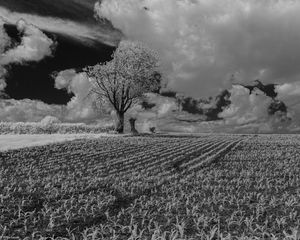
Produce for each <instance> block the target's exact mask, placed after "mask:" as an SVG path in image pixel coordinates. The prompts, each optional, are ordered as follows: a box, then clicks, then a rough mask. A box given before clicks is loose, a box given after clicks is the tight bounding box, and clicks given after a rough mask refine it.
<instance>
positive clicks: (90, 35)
mask: <svg viewBox="0 0 300 240" xmlns="http://www.w3.org/2000/svg"><path fill="white" fill-rule="evenodd" d="M0 16H1V17H2V18H3V19H4V20H5V21H6V22H7V23H10V24H15V23H16V22H17V21H18V20H19V19H24V20H25V21H26V22H29V23H31V24H33V25H35V26H37V27H38V28H39V29H42V30H45V31H49V32H53V33H60V34H64V35H68V36H70V37H73V38H77V39H80V40H82V41H85V42H87V43H93V42H103V43H106V44H108V45H112V46H115V45H116V44H117V42H118V41H119V39H120V33H119V32H117V31H114V30H112V29H105V28H104V27H101V25H100V24H99V25H96V24H95V25H90V24H88V23H78V22H75V21H71V20H66V19H61V18H56V17H44V16H39V15H34V14H27V13H19V12H12V11H9V10H8V9H6V8H3V7H1V6H0Z"/></svg>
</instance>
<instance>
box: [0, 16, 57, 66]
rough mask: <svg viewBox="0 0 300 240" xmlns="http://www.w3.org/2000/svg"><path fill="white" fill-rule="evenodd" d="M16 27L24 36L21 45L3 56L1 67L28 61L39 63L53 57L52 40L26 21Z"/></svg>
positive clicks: (21, 21)
mask: <svg viewBox="0 0 300 240" xmlns="http://www.w3.org/2000/svg"><path fill="white" fill-rule="evenodd" d="M16 25H17V29H18V31H19V32H20V33H21V34H22V35H23V36H22V41H21V44H20V45H18V46H16V47H15V48H12V49H9V50H8V51H6V52H5V53H4V54H2V58H1V60H0V64H1V65H7V64H10V63H23V62H26V61H34V62H38V61H40V60H42V59H43V58H45V57H48V56H51V55H52V48H53V46H54V42H53V41H52V39H50V38H48V37H47V36H46V35H45V34H44V33H43V32H42V31H40V30H39V29H38V28H37V27H35V26H33V25H31V24H28V23H27V22H25V21H24V20H19V21H18V22H17V24H16Z"/></svg>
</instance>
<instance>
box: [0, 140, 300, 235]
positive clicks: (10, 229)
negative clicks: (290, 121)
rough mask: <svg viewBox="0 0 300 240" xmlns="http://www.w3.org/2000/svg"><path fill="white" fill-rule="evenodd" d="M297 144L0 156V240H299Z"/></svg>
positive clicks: (94, 148) (81, 149)
mask: <svg viewBox="0 0 300 240" xmlns="http://www.w3.org/2000/svg"><path fill="white" fill-rule="evenodd" d="M299 145H300V137H299V136H297V135H225V134H224V135H208V134H206V135H200V136H199V137H188V136H159V135H158V136H155V137H154V136H149V137H104V138H100V139H93V140H75V141H72V142H66V143H60V144H52V145H48V146H42V147H34V148H27V149H20V150H12V151H7V152H3V153H0V176H1V181H0V190H1V191H0V192H1V195H0V236H2V237H3V238H5V237H7V238H9V237H10V238H12V237H19V238H21V239H24V238H26V237H27V239H40V238H41V237H44V238H46V237H49V238H53V239H54V238H56V239H57V238H64V239H124V240H125V239H126V240H128V239H137V240H138V239H141V240H142V239H153V240H158V239H174V240H175V239H199V240H201V239H228V240H229V239H240V240H242V239H249V240H250V239H274V240H275V239H278V240H279V239H286V240H288V239H295V240H296V239H297V238H298V236H299V226H300V215H299V214H300V206H299V202H300V194H299V192H300V179H299V176H300V162H299V157H300V152H299Z"/></svg>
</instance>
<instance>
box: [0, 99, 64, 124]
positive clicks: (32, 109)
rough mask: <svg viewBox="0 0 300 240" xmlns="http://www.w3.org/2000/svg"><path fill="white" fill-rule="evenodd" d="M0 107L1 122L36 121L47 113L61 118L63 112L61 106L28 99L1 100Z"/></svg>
mask: <svg viewBox="0 0 300 240" xmlns="http://www.w3.org/2000/svg"><path fill="white" fill-rule="evenodd" d="M0 109H1V111H0V121H3V122H38V121H40V120H42V119H43V118H44V117H45V116H48V115H51V116H56V117H57V118H59V119H63V117H64V112H65V111H64V108H63V107H62V106H59V105H49V104H45V103H43V102H41V101H34V100H29V99H24V100H14V99H10V100H2V101H0Z"/></svg>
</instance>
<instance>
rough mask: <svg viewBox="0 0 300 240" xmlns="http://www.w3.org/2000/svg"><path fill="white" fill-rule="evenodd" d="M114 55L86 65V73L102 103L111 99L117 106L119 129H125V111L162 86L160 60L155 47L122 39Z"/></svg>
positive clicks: (97, 99) (121, 130) (114, 105)
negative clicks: (94, 63)
mask: <svg viewBox="0 0 300 240" xmlns="http://www.w3.org/2000/svg"><path fill="white" fill-rule="evenodd" d="M112 57H113V59H112V60H111V61H109V62H106V63H103V64H97V65H95V66H92V67H88V68H86V73H87V75H88V76H89V78H90V79H91V83H92V88H91V92H92V94H93V95H94V96H95V99H96V101H97V102H98V103H100V105H99V106H103V104H107V103H108V104H109V105H111V106H112V107H113V108H114V110H115V112H116V114H117V118H118V121H117V124H116V129H115V130H116V131H117V132H118V133H123V132H124V115H125V113H126V112H127V111H128V110H129V109H130V108H131V107H132V106H133V105H134V104H136V103H137V102H138V100H139V99H140V98H141V97H142V96H143V94H144V93H147V92H153V91H155V90H157V89H158V88H159V86H160V80H161V75H160V74H159V71H158V67H159V60H158V56H157V54H156V53H155V52H154V51H153V50H151V49H150V48H148V47H146V46H145V45H143V44H141V43H138V42H131V41H121V42H120V44H119V46H118V48H117V49H116V51H115V52H114V53H113V55H112Z"/></svg>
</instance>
